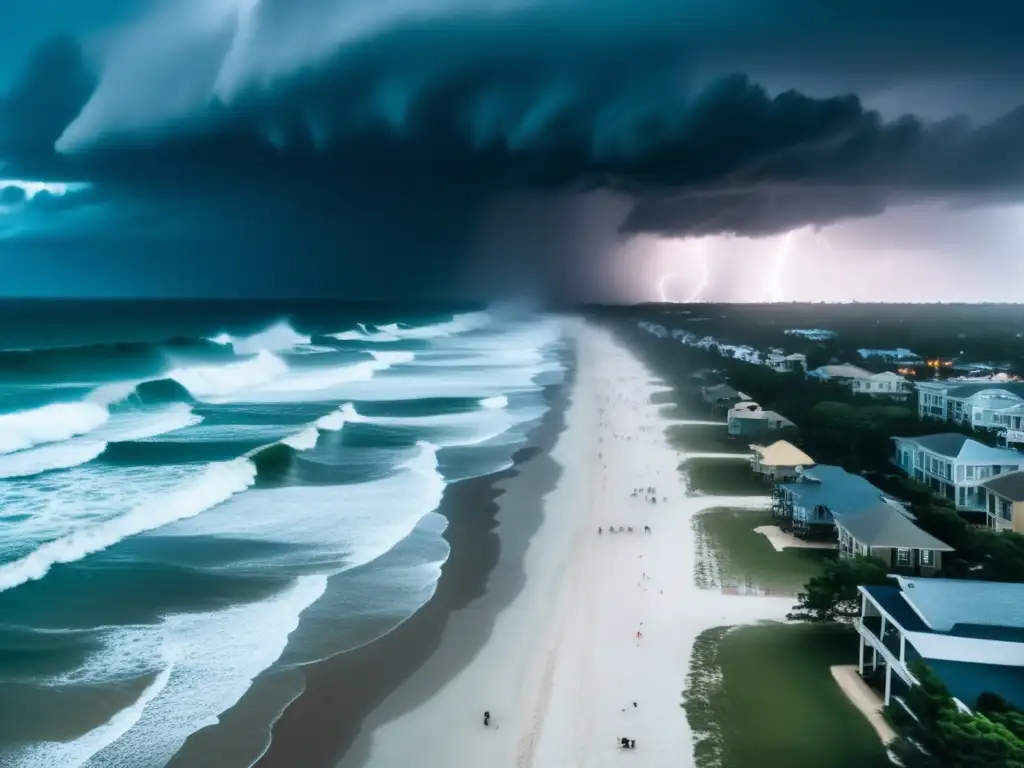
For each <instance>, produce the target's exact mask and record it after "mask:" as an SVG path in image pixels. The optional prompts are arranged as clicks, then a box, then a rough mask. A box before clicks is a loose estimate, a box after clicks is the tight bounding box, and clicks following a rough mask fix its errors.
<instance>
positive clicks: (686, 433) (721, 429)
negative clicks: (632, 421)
mask: <svg viewBox="0 0 1024 768" xmlns="http://www.w3.org/2000/svg"><path fill="white" fill-rule="evenodd" d="M665 436H666V437H667V438H668V442H669V445H671V446H672V447H673V448H675V449H676V450H678V451H685V452H687V453H743V452H745V451H747V450H748V449H747V446H748V445H749V444H750V443H749V442H743V441H742V440H730V439H729V431H728V430H727V429H726V426H725V423H724V422H723V423H722V424H714V425H712V424H671V425H669V426H668V427H666V429H665Z"/></svg>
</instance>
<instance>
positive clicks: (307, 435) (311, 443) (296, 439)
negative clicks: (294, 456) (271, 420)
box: [281, 427, 320, 451]
mask: <svg viewBox="0 0 1024 768" xmlns="http://www.w3.org/2000/svg"><path fill="white" fill-rule="evenodd" d="M319 438H320V433H319V432H317V428H316V427H309V428H308V429H304V430H302V431H301V432H297V433H296V434H294V435H292V436H291V437H286V438H285V439H284V440H282V441H281V442H282V443H283V444H284V445H287V446H288V447H289V448H294V449H295V450H296V451H308V450H310V449H311V448H316V442H317V440H318V439H319Z"/></svg>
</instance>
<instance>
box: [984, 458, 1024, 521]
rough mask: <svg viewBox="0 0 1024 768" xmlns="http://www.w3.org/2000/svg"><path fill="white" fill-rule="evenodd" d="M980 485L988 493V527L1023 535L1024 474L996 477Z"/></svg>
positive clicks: (1017, 473)
mask: <svg viewBox="0 0 1024 768" xmlns="http://www.w3.org/2000/svg"><path fill="white" fill-rule="evenodd" d="M981 485H982V487H983V488H984V489H985V490H986V491H987V492H988V515H987V517H986V520H985V522H986V523H987V524H988V527H989V528H994V529H995V530H997V531H1016V532H1017V533H1024V472H1009V473H1007V474H1001V475H997V476H996V477H993V478H992V479H991V480H986V481H985V482H984V483H982V484H981Z"/></svg>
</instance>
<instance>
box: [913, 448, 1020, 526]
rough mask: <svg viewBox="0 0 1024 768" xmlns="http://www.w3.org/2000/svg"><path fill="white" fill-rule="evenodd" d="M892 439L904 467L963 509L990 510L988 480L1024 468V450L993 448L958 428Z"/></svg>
mask: <svg viewBox="0 0 1024 768" xmlns="http://www.w3.org/2000/svg"><path fill="white" fill-rule="evenodd" d="M893 442H894V443H895V444H896V456H895V463H896V465H897V466H898V467H899V468H900V469H901V470H903V471H904V472H905V473H906V474H908V475H909V476H910V477H913V478H914V479H915V480H917V481H919V482H921V483H924V484H925V485H927V486H928V487H929V488H931V489H932V491H933V492H934V493H936V494H938V495H939V496H945V497H946V498H947V499H949V500H950V501H952V502H953V503H954V504H955V505H956V508H957V509H958V510H960V511H964V512H987V510H988V491H987V490H986V489H985V488H984V483H985V481H986V480H989V479H991V478H993V477H996V476H998V475H1002V474H1005V473H1008V472H1015V471H1017V470H1020V469H1024V453H1021V452H1019V451H1014V450H1010V449H1008V448H992V447H990V446H988V445H985V444H983V443H979V442H978V441H977V440H972V439H971V438H969V437H967V436H966V435H961V434H959V433H956V432H944V433H942V434H938V435H925V436H923V437H894V438H893Z"/></svg>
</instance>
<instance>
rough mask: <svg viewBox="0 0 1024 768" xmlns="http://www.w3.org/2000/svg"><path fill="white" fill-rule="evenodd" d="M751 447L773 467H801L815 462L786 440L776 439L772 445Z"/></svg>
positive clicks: (765, 462)
mask: <svg viewBox="0 0 1024 768" xmlns="http://www.w3.org/2000/svg"><path fill="white" fill-rule="evenodd" d="M750 448H751V449H752V450H753V451H754V452H755V453H757V454H758V455H760V457H761V461H762V463H764V464H767V465H768V466H771V467H800V466H810V465H811V464H813V463H814V459H812V458H811V457H810V456H808V455H807V454H806V453H804V452H803V451H801V450H800V449H799V448H797V447H796V446H795V445H793V444H792V443H790V442H788V441H786V440H776V441H775V442H774V443H772V444H771V445H752V446H750Z"/></svg>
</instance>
